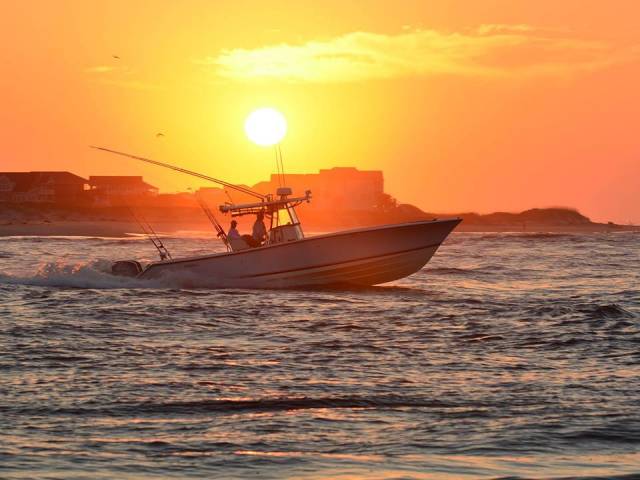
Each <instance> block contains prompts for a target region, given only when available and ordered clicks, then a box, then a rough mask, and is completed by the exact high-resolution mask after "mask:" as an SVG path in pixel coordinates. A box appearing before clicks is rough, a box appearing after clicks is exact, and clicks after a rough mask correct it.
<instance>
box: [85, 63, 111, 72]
mask: <svg viewBox="0 0 640 480" xmlns="http://www.w3.org/2000/svg"><path fill="white" fill-rule="evenodd" d="M116 70H118V68H116V67H111V66H109V65H96V66H94V67H87V68H85V69H84V72H85V73H98V74H100V73H109V72H114V71H116Z"/></svg>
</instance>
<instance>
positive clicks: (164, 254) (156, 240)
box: [128, 207, 172, 261]
mask: <svg viewBox="0 0 640 480" xmlns="http://www.w3.org/2000/svg"><path fill="white" fill-rule="evenodd" d="M128 208H129V212H130V213H131V216H132V217H133V219H134V220H135V221H136V223H137V224H138V226H139V227H140V229H142V231H143V233H144V234H145V235H146V237H147V238H148V239H149V240H150V241H151V243H153V246H154V247H156V250H158V254H159V255H160V260H161V261H162V260H166V259H167V258H168V259H169V260H172V257H171V253H169V250H168V249H167V247H165V246H164V243H162V240H161V239H160V237H159V236H158V234H157V233H156V231H155V230H154V229H153V227H152V226H151V225H150V224H149V222H147V221H146V220H144V223H143V221H142V220H141V219H140V218H138V216H137V215H136V214H135V212H134V211H133V209H132V208H131V207H128Z"/></svg>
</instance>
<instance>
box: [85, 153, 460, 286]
mask: <svg viewBox="0 0 640 480" xmlns="http://www.w3.org/2000/svg"><path fill="white" fill-rule="evenodd" d="M94 148H97V149H99V150H103V151H106V152H109V153H114V154H117V155H122V156H126V157H129V158H133V159H136V160H141V161H144V162H147V163H151V164H154V165H158V166H162V167H164V168H169V169H172V170H174V171H178V172H181V173H185V174H188V175H192V176H195V177H198V178H200V179H204V180H208V181H211V182H213V183H216V184H218V185H222V186H224V187H227V188H231V189H234V190H237V191H239V192H242V193H243V194H245V195H249V196H252V197H254V198H255V199H256V201H255V202H250V203H238V204H235V203H224V204H223V205H220V206H219V211H220V213H221V214H224V215H230V216H231V217H238V216H245V215H252V216H258V215H261V216H263V217H264V218H265V219H266V224H267V228H266V230H267V232H266V233H267V235H266V238H265V239H264V241H263V242H260V243H257V244H256V243H254V242H252V241H251V239H250V238H246V237H245V238H243V237H238V236H234V237H231V236H227V234H226V233H225V231H224V229H223V228H222V226H221V224H220V223H219V222H218V220H217V218H216V216H215V215H214V214H213V212H212V211H211V209H209V207H208V206H207V205H206V203H205V202H204V200H203V199H202V198H200V197H197V198H198V201H199V202H200V205H201V207H202V208H203V210H204V212H205V214H206V215H207V217H208V218H209V220H210V221H211V223H212V224H213V226H214V228H215V230H216V232H217V235H218V237H220V238H221V240H222V241H223V242H224V244H225V246H226V248H227V250H226V251H224V252H217V253H216V252H212V253H211V254H207V255H199V256H194V257H186V258H172V256H171V255H170V254H169V252H168V251H167V249H166V247H165V246H164V245H163V243H162V240H161V239H160V238H159V237H158V236H157V235H156V234H155V232H153V229H152V228H151V227H150V226H149V225H148V224H147V227H148V228H145V227H144V224H142V225H141V226H142V227H143V228H144V229H145V231H146V233H149V234H150V238H151V240H152V241H153V242H154V245H155V246H156V248H157V249H158V251H159V253H160V261H157V262H152V263H150V264H148V265H146V266H145V267H143V266H142V265H141V264H140V263H139V262H137V261H135V260H125V261H118V262H115V263H114V265H113V267H112V272H113V273H114V274H117V275H126V276H132V277H136V278H139V279H166V280H169V281H172V282H173V281H176V282H178V283H179V284H186V285H189V286H191V287H204V288H297V287H314V286H316V287H317V286H349V285H351V286H369V285H378V284H382V283H387V282H391V281H394V280H398V279H401V278H404V277H406V276H409V275H411V274H413V273H415V272H417V271H419V270H420V269H422V267H424V266H425V265H426V264H427V262H428V261H429V260H430V259H431V257H432V256H433V255H434V253H435V252H436V250H437V249H438V247H439V246H440V245H441V244H442V242H443V241H444V240H445V239H446V238H447V236H448V235H449V233H451V231H452V230H453V229H454V228H455V227H456V226H457V225H458V224H459V223H460V222H461V219H459V218H450V219H434V220H425V221H417V222H407V223H398V224H390V225H382V226H375V227H367V228H358V229H352V230H346V231H341V232H335V233H327V234H322V235H314V236H309V237H307V236H305V235H304V232H303V229H302V225H301V224H300V221H299V219H298V215H297V214H296V207H297V206H299V205H300V204H302V203H308V202H311V200H312V195H311V192H310V191H308V190H307V191H306V192H304V195H301V196H294V195H293V192H292V190H291V189H290V188H288V187H286V186H281V187H279V188H278V189H277V190H276V192H275V195H274V194H267V195H265V194H262V193H259V192H255V191H253V190H251V189H249V188H247V187H244V186H240V185H233V184H231V183H229V182H225V181H223V180H219V179H216V178H213V177H210V176H208V175H204V174H201V173H197V172H193V171H190V170H186V169H183V168H181V167H177V166H174V165H170V164H167V163H163V162H158V161H156V160H151V159H149V158H145V157H139V156H136V155H130V154H127V153H124V152H119V151H116V150H111V149H108V148H102V147H94Z"/></svg>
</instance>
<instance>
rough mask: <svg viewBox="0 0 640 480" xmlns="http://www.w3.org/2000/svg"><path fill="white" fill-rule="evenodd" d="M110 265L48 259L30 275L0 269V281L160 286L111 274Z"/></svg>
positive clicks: (39, 284)
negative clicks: (47, 261) (49, 261)
mask: <svg viewBox="0 0 640 480" xmlns="http://www.w3.org/2000/svg"><path fill="white" fill-rule="evenodd" d="M110 268H111V262H109V261H105V260H98V261H94V262H88V263H79V264H78V263H76V264H69V263H64V262H51V263H46V264H44V265H42V266H41V267H40V268H38V270H37V272H36V273H35V274H34V275H12V274H2V273H0V285H1V284H8V285H28V286H36V287H66V288H86V289H111V288H153V287H156V288H158V287H159V286H160V285H158V283H157V282H150V281H144V280H138V279H135V278H127V277H118V276H115V275H112V274H111V273H110V271H109V270H110Z"/></svg>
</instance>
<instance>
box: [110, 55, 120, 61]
mask: <svg viewBox="0 0 640 480" xmlns="http://www.w3.org/2000/svg"><path fill="white" fill-rule="evenodd" d="M111 56H112V57H113V58H115V59H116V60H120V57H119V56H118V55H111Z"/></svg>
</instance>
